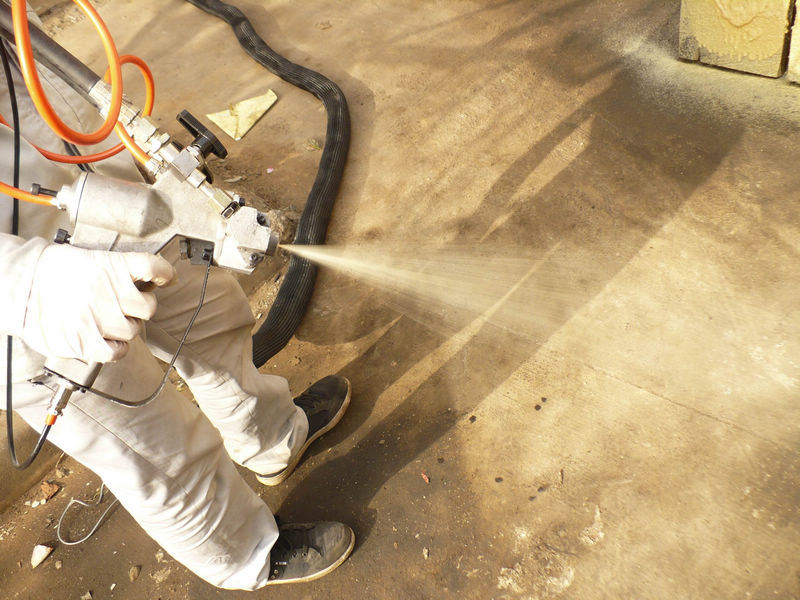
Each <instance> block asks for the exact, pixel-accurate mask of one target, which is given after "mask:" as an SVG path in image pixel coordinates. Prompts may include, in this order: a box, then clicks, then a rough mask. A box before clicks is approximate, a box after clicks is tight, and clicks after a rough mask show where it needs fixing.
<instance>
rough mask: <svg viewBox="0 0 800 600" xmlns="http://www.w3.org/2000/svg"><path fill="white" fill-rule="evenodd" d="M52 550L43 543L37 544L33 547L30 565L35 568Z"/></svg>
mask: <svg viewBox="0 0 800 600" xmlns="http://www.w3.org/2000/svg"><path fill="white" fill-rule="evenodd" d="M52 551H53V548H52V547H51V546H46V545H44V544H38V545H36V546H34V547H33V553H32V554H31V566H32V567H33V568H34V569H35V568H36V567H38V566H39V565H40V564H42V561H44V559H45V558H47V557H48V556H50V553H51V552H52Z"/></svg>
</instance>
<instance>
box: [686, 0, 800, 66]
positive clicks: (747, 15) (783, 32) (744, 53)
mask: <svg viewBox="0 0 800 600" xmlns="http://www.w3.org/2000/svg"><path fill="white" fill-rule="evenodd" d="M791 7H792V0H682V1H681V20H680V34H679V46H678V55H679V56H680V57H681V58H683V59H685V60H696V61H700V62H702V63H706V64H709V65H716V66H719V67H725V68H727V69H735V70H737V71H745V72H747V73H756V74H758V75H766V76H768V77H780V76H781V75H782V74H783V72H784V70H785V65H786V53H787V51H788V37H787V33H788V31H789V25H790V15H791Z"/></svg>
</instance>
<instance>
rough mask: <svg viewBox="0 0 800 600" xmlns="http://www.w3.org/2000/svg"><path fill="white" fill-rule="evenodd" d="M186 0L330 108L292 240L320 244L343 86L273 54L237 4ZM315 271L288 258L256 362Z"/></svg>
mask: <svg viewBox="0 0 800 600" xmlns="http://www.w3.org/2000/svg"><path fill="white" fill-rule="evenodd" d="M187 1H188V2H190V3H191V4H194V5H195V6H197V7H198V8H201V9H203V10H204V11H206V12H208V13H210V14H212V15H214V16H216V17H219V18H220V19H223V20H224V21H226V22H227V23H228V24H229V25H230V26H231V27H232V28H233V31H234V33H235V34H236V37H237V39H238V40H239V43H240V44H241V45H242V47H243V48H244V49H245V51H246V52H247V53H248V54H249V55H250V56H251V57H253V58H254V59H255V60H256V61H257V62H258V63H260V64H261V65H263V66H264V67H266V68H267V69H269V70H270V71H271V72H272V73H274V74H275V75H277V76H278V77H280V78H281V79H283V80H284V81H287V82H289V83H291V84H292V85H294V86H297V87H299V88H301V89H303V90H305V91H307V92H310V93H312V94H314V95H315V96H316V97H317V98H319V99H320V100H321V101H322V102H323V104H324V105H325V110H326V111H327V114H328V128H327V132H326V134H325V146H324V148H323V149H322V157H321V158H320V162H319V170H318V171H317V177H316V179H315V180H314V185H313V186H312V188H311V192H310V193H309V195H308V199H307V200H306V206H305V208H304V209H303V214H302V216H301V217H300V223H299V224H298V226H297V233H296V234H295V238H294V243H295V244H322V243H323V242H324V241H325V232H326V231H327V229H328V221H329V220H330V216H331V212H332V211H333V204H334V201H335V200H336V194H337V192H338V190H339V182H340V181H341V179H342V172H343V171H344V164H345V161H346V160H347V151H348V149H349V147H350V114H349V112H348V110H347V100H346V99H345V97H344V94H343V93H342V90H340V89H339V87H338V86H337V85H336V84H335V83H333V82H332V81H331V80H329V79H328V78H326V77H324V76H322V75H320V74H319V73H316V72H314V71H312V70H310V69H306V68H305V67H301V66H300V65H296V64H294V63H293V62H290V61H288V60H286V59H285V58H283V57H282V56H280V55H279V54H277V53H276V52H275V51H274V50H273V49H272V48H270V47H269V46H267V44H266V43H265V42H264V40H262V39H261V38H260V37H259V35H258V34H257V33H256V31H255V29H253V26H252V25H251V24H250V21H249V20H248V19H247V17H245V16H244V14H243V13H242V12H241V11H240V10H239V9H238V8H236V7H234V6H231V5H230V4H226V3H224V2H220V1H219V0H187ZM316 274H317V269H316V267H315V266H314V265H312V264H311V263H310V262H308V261H307V260H305V259H302V258H297V257H295V256H292V257H291V258H290V259H289V270H288V271H287V273H286V277H285V278H284V280H283V283H282V284H281V287H280V290H278V295H277V297H276V298H275V302H274V303H273V305H272V307H271V308H270V311H269V313H268V314H267V318H266V320H265V321H264V323H263V324H262V325H261V327H260V328H259V329H258V331H257V332H256V334H255V335H254V336H253V362H254V363H255V365H256V366H257V367H260V366H262V365H263V364H264V363H265V362H267V360H269V359H270V357H272V356H274V355H275V354H277V353H278V352H279V351H280V350H281V349H282V348H283V347H284V346H285V345H286V344H287V343H289V340H290V339H291V337H292V335H294V332H295V330H296V329H297V327H298V326H299V325H300V322H301V321H302V319H303V315H305V312H306V308H307V307H308V304H309V302H310V300H311V294H312V292H313V291H314V280H315V278H316Z"/></svg>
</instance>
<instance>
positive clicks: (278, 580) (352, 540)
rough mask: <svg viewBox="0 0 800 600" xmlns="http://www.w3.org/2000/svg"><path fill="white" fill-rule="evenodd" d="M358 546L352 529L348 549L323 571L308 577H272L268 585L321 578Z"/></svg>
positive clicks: (339, 564) (333, 569)
mask: <svg viewBox="0 0 800 600" xmlns="http://www.w3.org/2000/svg"><path fill="white" fill-rule="evenodd" d="M355 546H356V534H355V533H354V532H353V530H352V529H350V544H349V545H348V546H347V550H345V551H344V552H343V553H342V555H341V556H340V557H339V558H338V559H337V560H336V562H335V563H333V564H332V565H330V566H329V567H326V568H325V569H323V570H322V571H319V572H318V573H314V574H313V575H309V576H308V577H298V578H297V579H272V580H270V581H268V582H267V585H282V584H284V583H302V582H304V581H314V580H316V579H319V578H320V577H325V575H327V574H328V573H330V572H331V571H335V570H336V569H337V568H338V567H340V566H341V565H342V563H343V562H344V561H346V560H347V558H348V557H349V556H350V554H351V553H352V552H353V548H355Z"/></svg>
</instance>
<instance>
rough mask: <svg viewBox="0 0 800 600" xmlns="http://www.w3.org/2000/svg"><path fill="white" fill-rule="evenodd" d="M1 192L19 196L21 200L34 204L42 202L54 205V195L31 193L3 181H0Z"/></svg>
mask: <svg viewBox="0 0 800 600" xmlns="http://www.w3.org/2000/svg"><path fill="white" fill-rule="evenodd" d="M0 194H6V195H8V196H11V197H12V198H19V199H20V200H24V201H25V202H33V203H34V204H41V205H43V206H52V205H53V202H52V196H41V195H37V194H31V193H30V192H26V191H25V190H21V189H19V188H15V187H13V186H11V185H8V184H6V183H3V182H1V181H0Z"/></svg>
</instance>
